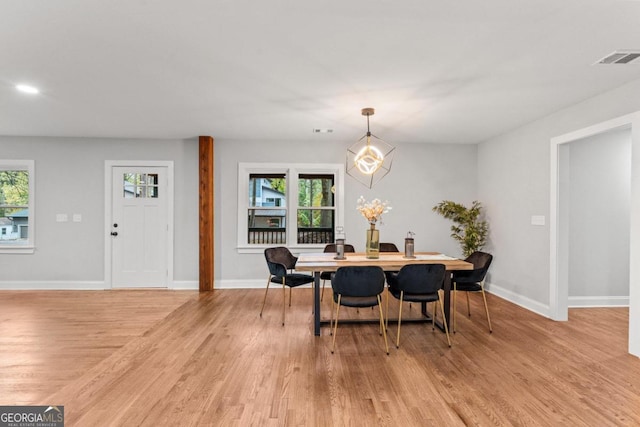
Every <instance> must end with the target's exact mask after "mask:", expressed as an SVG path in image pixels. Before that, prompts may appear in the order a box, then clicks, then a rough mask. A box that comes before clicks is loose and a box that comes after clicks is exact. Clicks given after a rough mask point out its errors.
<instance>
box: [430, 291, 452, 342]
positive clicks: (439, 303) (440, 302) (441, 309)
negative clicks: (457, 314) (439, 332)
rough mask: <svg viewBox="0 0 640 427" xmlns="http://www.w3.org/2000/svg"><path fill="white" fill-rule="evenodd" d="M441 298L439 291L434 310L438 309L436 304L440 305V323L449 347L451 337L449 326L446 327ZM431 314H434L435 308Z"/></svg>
mask: <svg viewBox="0 0 640 427" xmlns="http://www.w3.org/2000/svg"><path fill="white" fill-rule="evenodd" d="M442 300H443V298H442V295H440V292H438V301H436V310H437V309H438V306H440V311H441V313H442V319H443V321H442V324H443V325H444V332H445V334H446V335H447V342H448V343H449V347H451V338H449V328H448V327H447V321H446V318H445V317H444V303H443V302H442ZM433 314H434V316H435V310H434V311H433Z"/></svg>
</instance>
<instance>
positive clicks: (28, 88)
mask: <svg viewBox="0 0 640 427" xmlns="http://www.w3.org/2000/svg"><path fill="white" fill-rule="evenodd" d="M16 89H18V90H19V91H20V92H24V93H31V94H36V93H40V91H39V90H38V88H37V87H33V86H29V85H23V84H20V85H16Z"/></svg>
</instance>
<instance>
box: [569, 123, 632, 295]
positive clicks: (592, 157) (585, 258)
mask: <svg viewBox="0 0 640 427" xmlns="http://www.w3.org/2000/svg"><path fill="white" fill-rule="evenodd" d="M564 145H565V146H566V147H564V146H563V147H562V148H563V149H565V148H566V149H567V150H568V151H569V152H568V160H569V161H568V164H566V165H565V164H561V167H565V166H566V167H568V168H569V170H568V174H569V183H568V193H569V194H562V193H561V194H560V197H561V198H564V197H567V198H568V202H569V205H568V209H569V212H568V221H567V224H566V225H567V227H568V233H569V236H568V238H569V242H568V243H569V253H568V258H569V260H568V261H569V262H568V273H569V278H568V279H569V282H568V283H569V305H570V306H584V305H598V304H600V305H602V304H605V305H616V304H620V303H628V297H629V212H630V207H631V201H630V197H631V131H630V130H629V129H618V130H615V131H610V132H606V133H602V134H599V135H595V136H592V137H589V138H583V139H581V140H577V141H573V142H571V143H568V144H564ZM610 297H613V298H610Z"/></svg>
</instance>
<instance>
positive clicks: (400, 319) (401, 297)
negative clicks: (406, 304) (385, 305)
mask: <svg viewBox="0 0 640 427" xmlns="http://www.w3.org/2000/svg"><path fill="white" fill-rule="evenodd" d="M403 299H404V291H400V305H399V306H398V333H397V334H396V348H400V323H402V300H403Z"/></svg>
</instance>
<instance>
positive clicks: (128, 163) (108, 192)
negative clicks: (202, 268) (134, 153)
mask: <svg viewBox="0 0 640 427" xmlns="http://www.w3.org/2000/svg"><path fill="white" fill-rule="evenodd" d="M137 166H140V167H165V168H167V224H168V227H167V289H172V288H173V245H174V239H173V230H174V215H173V212H174V200H173V197H174V192H173V191H174V173H173V161H170V160H105V162H104V285H105V288H106V289H112V288H113V278H112V264H113V263H112V253H111V251H112V250H113V245H112V239H111V238H110V237H109V236H110V233H111V223H112V217H111V215H112V209H113V185H112V182H113V179H112V173H113V168H114V167H137Z"/></svg>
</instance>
